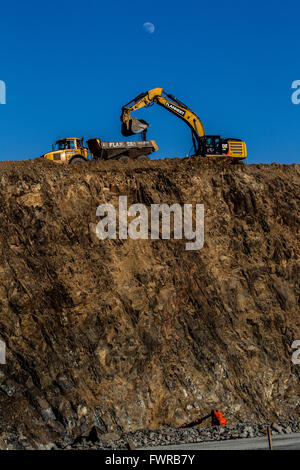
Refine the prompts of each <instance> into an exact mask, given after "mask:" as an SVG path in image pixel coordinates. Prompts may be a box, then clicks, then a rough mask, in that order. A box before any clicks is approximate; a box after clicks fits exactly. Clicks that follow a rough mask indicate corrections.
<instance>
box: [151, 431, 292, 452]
mask: <svg viewBox="0 0 300 470" xmlns="http://www.w3.org/2000/svg"><path fill="white" fill-rule="evenodd" d="M272 441H273V448H274V450H300V433H293V434H284V435H282V436H272ZM268 448H269V446H268V438H267V436H266V437H254V438H247V439H230V440H227V441H214V442H212V441H210V442H199V443H191V444H178V445H170V446H159V447H144V448H143V450H180V451H183V450H265V449H268Z"/></svg>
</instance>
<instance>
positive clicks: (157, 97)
mask: <svg viewBox="0 0 300 470" xmlns="http://www.w3.org/2000/svg"><path fill="white" fill-rule="evenodd" d="M154 103H157V104H158V105H159V106H162V107H163V108H165V109H166V110H167V111H170V112H171V113H173V114H175V115H176V116H177V117H179V118H180V119H182V120H183V121H184V122H185V123H186V124H187V125H188V126H189V127H190V129H191V131H192V136H193V142H194V147H195V150H196V151H197V150H198V148H199V139H200V138H201V137H203V136H204V135H205V131H204V127H203V124H202V122H201V120H200V119H199V117H198V116H197V115H196V114H195V113H194V111H192V110H191V109H190V108H188V107H187V106H186V105H185V104H184V103H182V102H181V101H179V100H178V99H177V98H175V96H173V95H170V94H168V93H165V92H164V90H163V89H162V88H153V89H152V90H149V91H147V92H146V93H142V94H140V95H138V96H137V97H136V98H134V99H133V100H132V101H130V102H129V103H127V104H126V105H125V106H123V108H122V115H121V122H122V134H123V135H124V136H126V137H128V136H130V135H133V134H138V133H140V132H144V131H146V130H147V128H148V127H149V124H148V123H147V122H146V121H144V120H143V119H136V118H133V117H131V113H132V112H133V111H136V110H138V109H141V108H143V107H144V106H151V105H152V104H154Z"/></svg>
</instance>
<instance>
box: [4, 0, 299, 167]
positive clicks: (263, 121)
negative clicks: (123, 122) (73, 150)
mask: <svg viewBox="0 0 300 470" xmlns="http://www.w3.org/2000/svg"><path fill="white" fill-rule="evenodd" d="M0 8H1V10H0V80H4V81H5V82H6V86H7V104H6V105H0V149H1V151H0V152H1V153H0V159H1V160H14V159H18V160H22V159H26V158H30V157H35V156H39V155H41V154H42V153H45V152H46V151H48V150H49V149H50V148H51V144H52V142H54V141H55V140H56V139H57V138H60V137H66V136H78V137H81V136H85V137H86V138H91V137H100V138H102V139H104V140H122V139H124V138H123V137H122V136H121V131H120V129H121V127H120V121H119V117H120V111H121V107H122V105H123V104H125V103H127V102H128V101H130V100H131V99H132V98H134V97H135V96H136V95H137V94H139V93H141V92H143V91H146V90H148V89H151V88H154V87H162V88H164V89H165V90H166V91H167V92H169V93H172V94H174V95H175V96H177V97H178V98H179V99H180V100H182V101H183V102H185V103H186V104H187V105H188V106H190V107H191V108H192V109H194V111H195V112H196V113H197V114H198V115H199V116H200V118H201V120H202V121H203V123H204V127H205V129H206V132H207V133H208V134H219V135H221V136H223V137H238V138H242V139H243V140H245V141H246V142H247V146H248V154H249V159H248V160H249V163H259V162H264V163H270V162H273V161H277V162H281V163H300V138H299V134H300V104H299V105H293V104H292V101H291V94H292V91H293V90H292V89H291V84H292V82H293V81H294V80H297V79H300V67H299V66H300V58H299V36H300V34H299V30H300V28H299V27H300V14H299V13H300V6H299V2H297V1H296V0H285V2H282V1H281V0H280V1H279V0H272V1H271V0H265V1H257V0H252V1H248V0H239V1H238V0H227V1H226V2H225V1H224V0H222V1H221V0H217V1H213V0H212V1H201V0H192V1H189V2H183V1H182V0H180V1H177V0H172V1H171V0H170V1H169V0H166V1H164V0H161V1H157V0H153V1H152V2H141V1H140V0H139V1H135V0H131V1H130V2H125V1H119V0H116V1H113V2H112V1H111V2H104V1H99V0H98V1H97V0H85V1H84V2H82V1H77V0H73V1H69V0H60V1H57V0H53V1H52V2H40V1H35V0H28V1H26V2H24V1H16V0H11V1H10V2H6V3H5V4H4V3H3V2H2V4H1V7H0ZM145 22H151V23H153V24H154V25H155V31H154V33H153V34H150V33H148V32H146V31H145V30H144V29H143V23H145ZM135 115H136V117H143V118H144V119H145V120H147V121H148V122H150V124H151V127H150V129H149V131H148V138H152V139H155V140H156V141H157V143H158V145H159V147H160V149H159V151H158V153H157V156H158V157H173V156H174V157H176V156H177V157H181V156H184V155H185V154H186V153H188V152H189V150H190V147H191V144H192V142H191V135H190V130H189V129H188V127H187V126H185V124H184V123H183V122H182V121H180V120H179V119H178V118H176V117H175V116H173V115H172V114H171V113H168V112H167V111H166V110H164V109H162V108H160V107H158V106H156V107H155V106H153V107H152V108H149V109H143V110H142V111H139V112H138V113H136V114H135Z"/></svg>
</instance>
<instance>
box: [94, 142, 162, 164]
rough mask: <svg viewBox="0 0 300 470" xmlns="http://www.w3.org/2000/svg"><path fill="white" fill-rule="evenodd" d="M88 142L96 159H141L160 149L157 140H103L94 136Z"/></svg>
mask: <svg viewBox="0 0 300 470" xmlns="http://www.w3.org/2000/svg"><path fill="white" fill-rule="evenodd" d="M87 144H88V146H89V150H90V152H91V154H92V155H93V157H94V159H95V160H97V159H99V160H120V159H122V160H123V159H127V158H131V159H139V158H143V157H144V158H145V157H146V156H147V155H149V154H150V153H153V152H156V150H158V145H157V144H156V142H155V140H142V141H127V142H126V141H125V142H103V141H101V140H100V139H97V138H93V139H89V140H88V141H87Z"/></svg>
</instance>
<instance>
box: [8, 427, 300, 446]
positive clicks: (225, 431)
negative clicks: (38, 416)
mask: <svg viewBox="0 0 300 470" xmlns="http://www.w3.org/2000/svg"><path fill="white" fill-rule="evenodd" d="M267 426H270V428H271V434H272V436H277V435H280V434H292V433H300V422H299V421H290V422H281V423H240V424H237V425H235V426H219V427H218V426H214V427H207V428H205V427H199V426H196V427H194V428H186V429H178V428H166V429H158V430H155V431H153V430H139V431H135V432H130V433H123V434H121V435H117V434H114V433H108V434H101V432H100V431H99V430H97V429H96V428H95V427H93V428H92V430H91V433H90V435H89V436H83V437H79V438H77V439H76V440H75V441H74V442H72V443H69V444H68V445H66V446H62V445H61V443H60V442H58V443H48V444H47V445H42V444H40V443H38V442H34V443H31V444H30V443H29V442H28V441H26V439H25V438H24V437H23V438H20V437H16V436H14V437H12V436H11V437H10V438H8V437H6V438H4V439H0V449H1V450H11V449H20V450H35V449H39V450H61V449H64V450H125V449H126V450H134V449H136V450H139V449H143V448H151V447H157V446H165V445H179V444H189V443H195V442H208V441H223V440H229V439H246V438H254V437H266V438H267Z"/></svg>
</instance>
